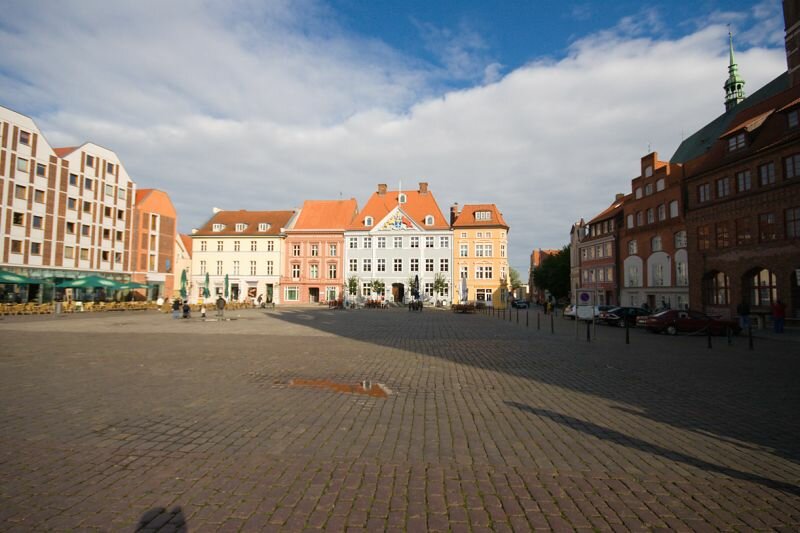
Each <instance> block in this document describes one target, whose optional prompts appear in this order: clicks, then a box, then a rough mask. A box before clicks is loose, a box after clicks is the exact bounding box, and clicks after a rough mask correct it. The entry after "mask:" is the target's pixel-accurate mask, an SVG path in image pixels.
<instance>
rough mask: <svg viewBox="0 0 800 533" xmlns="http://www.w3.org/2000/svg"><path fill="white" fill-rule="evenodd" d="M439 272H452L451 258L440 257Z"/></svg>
mask: <svg viewBox="0 0 800 533" xmlns="http://www.w3.org/2000/svg"><path fill="white" fill-rule="evenodd" d="M439 272H450V260H449V259H446V258H443V259H439Z"/></svg>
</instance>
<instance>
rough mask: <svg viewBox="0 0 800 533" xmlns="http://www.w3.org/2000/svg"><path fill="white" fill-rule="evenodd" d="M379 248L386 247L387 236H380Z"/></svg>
mask: <svg viewBox="0 0 800 533" xmlns="http://www.w3.org/2000/svg"><path fill="white" fill-rule="evenodd" d="M378 248H386V237H378Z"/></svg>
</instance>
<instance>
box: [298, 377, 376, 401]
mask: <svg viewBox="0 0 800 533" xmlns="http://www.w3.org/2000/svg"><path fill="white" fill-rule="evenodd" d="M289 386H290V387H310V388H315V389H326V390H331V391H334V392H341V393H344V394H360V395H363V396H370V397H372V398H386V397H388V396H389V392H390V391H389V389H388V388H386V387H385V386H384V385H383V384H381V383H372V382H369V381H362V382H361V383H359V384H357V385H354V384H352V383H337V382H335V381H330V380H327V379H292V380H290V381H289Z"/></svg>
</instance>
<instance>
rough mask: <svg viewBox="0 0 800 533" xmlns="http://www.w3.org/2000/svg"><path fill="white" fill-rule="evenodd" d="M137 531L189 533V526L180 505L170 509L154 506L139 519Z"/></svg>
mask: <svg viewBox="0 0 800 533" xmlns="http://www.w3.org/2000/svg"><path fill="white" fill-rule="evenodd" d="M136 531H141V532H147V533H149V532H155V531H161V532H168V531H174V532H175V533H187V532H188V531H189V527H188V526H187V525H186V517H185V516H184V515H183V509H181V507H180V506H177V507H173V508H172V509H171V510H169V511H168V510H167V509H166V508H165V507H153V508H152V509H150V510H149V511H147V512H146V513H144V514H143V515H142V517H141V518H140V519H139V523H138V524H136Z"/></svg>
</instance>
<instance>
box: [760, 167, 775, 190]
mask: <svg viewBox="0 0 800 533" xmlns="http://www.w3.org/2000/svg"><path fill="white" fill-rule="evenodd" d="M758 180H759V183H761V186H762V187H763V186H765V185H772V184H773V183H775V163H767V164H766V165H761V166H759V167H758Z"/></svg>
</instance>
